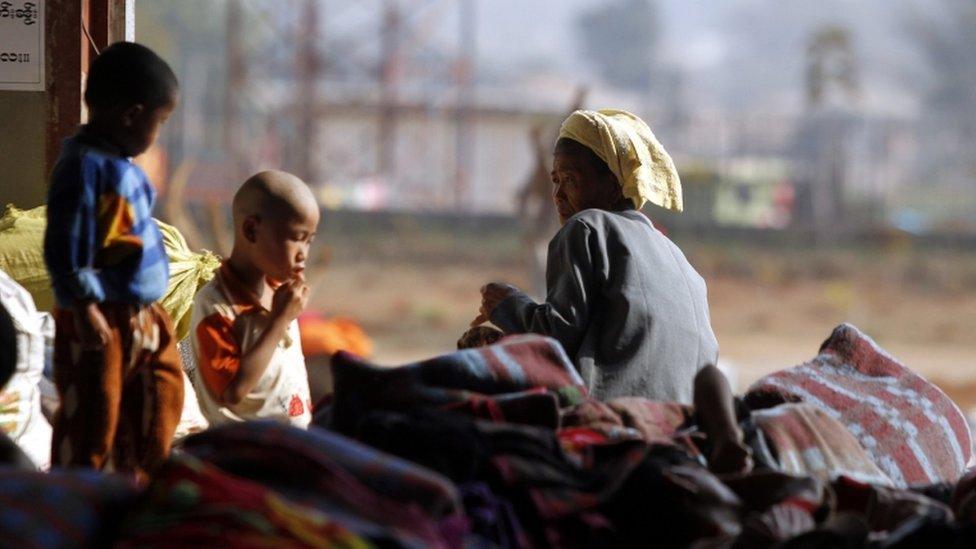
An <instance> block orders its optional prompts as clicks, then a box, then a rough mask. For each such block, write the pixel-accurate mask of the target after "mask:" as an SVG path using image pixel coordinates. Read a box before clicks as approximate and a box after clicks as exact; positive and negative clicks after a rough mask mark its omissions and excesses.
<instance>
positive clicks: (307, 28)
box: [295, 0, 322, 185]
mask: <svg viewBox="0 0 976 549" xmlns="http://www.w3.org/2000/svg"><path fill="white" fill-rule="evenodd" d="M321 7H322V6H321V0H305V10H304V14H303V17H302V30H301V37H300V46H299V48H298V60H297V61H298V62H297V69H298V81H299V97H298V104H297V109H296V112H295V114H296V116H297V118H298V120H297V121H296V122H297V124H296V125H297V127H298V129H299V132H298V133H299V140H300V141H301V142H300V143H298V144H297V145H298V146H297V150H298V154H299V158H298V174H299V176H300V177H301V178H302V179H304V180H305V181H306V182H307V183H309V184H311V185H316V184H318V183H321V180H320V177H321V174H320V173H318V166H317V165H316V163H315V160H314V159H315V157H316V155H315V149H316V148H317V147H318V146H319V144H318V130H319V120H318V117H317V112H316V111H317V109H316V106H317V104H318V99H319V98H318V94H317V92H318V80H319V77H320V76H321V74H322V58H321V56H320V55H319V51H318V39H319V33H320V32H321V29H320V25H319V10H320V8H321Z"/></svg>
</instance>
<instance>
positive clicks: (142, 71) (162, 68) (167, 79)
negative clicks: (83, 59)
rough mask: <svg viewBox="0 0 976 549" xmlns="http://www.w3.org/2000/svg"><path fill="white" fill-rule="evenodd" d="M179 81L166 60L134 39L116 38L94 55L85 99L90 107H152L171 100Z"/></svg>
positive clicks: (177, 88)
mask: <svg viewBox="0 0 976 549" xmlns="http://www.w3.org/2000/svg"><path fill="white" fill-rule="evenodd" d="M177 90H179V82H178V81H177V79H176V75H175V74H173V70H172V69H171V68H169V65H167V64H166V61H163V59H162V58H161V57H160V56H158V55H156V54H155V53H154V52H153V51H152V50H151V49H149V48H147V47H145V46H143V45H140V44H136V43H135V42H116V43H114V44H112V45H111V46H109V47H107V48H105V49H104V50H103V51H102V53H101V54H100V55H99V56H98V57H96V58H95V61H94V62H93V63H92V65H91V70H90V71H89V72H88V84H87V86H86V87H85V103H87V104H88V107H89V108H90V109H92V110H99V109H109V108H112V107H119V106H121V107H129V106H132V105H135V104H137V103H139V104H142V105H145V107H146V108H147V109H155V108H157V107H161V106H163V105H166V104H168V103H170V102H172V101H173V99H174V98H175V96H176V92H177Z"/></svg>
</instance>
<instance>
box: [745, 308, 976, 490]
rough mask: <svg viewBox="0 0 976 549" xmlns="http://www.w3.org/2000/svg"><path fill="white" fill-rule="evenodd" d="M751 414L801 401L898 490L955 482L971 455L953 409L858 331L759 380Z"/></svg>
mask: <svg viewBox="0 0 976 549" xmlns="http://www.w3.org/2000/svg"><path fill="white" fill-rule="evenodd" d="M746 402H747V403H748V404H749V406H750V407H752V408H753V409H755V408H763V407H769V406H772V405H775V404H778V403H782V402H805V403H808V404H812V405H814V406H817V407H818V408H820V409H822V410H823V411H825V412H826V413H827V414H828V415H830V416H831V417H833V418H835V419H837V420H839V421H840V422H841V423H842V424H844V426H846V427H847V429H848V430H849V431H850V432H851V433H852V434H853V435H854V437H855V438H856V439H857V440H858V441H859V442H860V443H861V446H863V447H864V449H865V450H866V451H867V455H868V456H870V458H871V459H872V461H874V463H875V464H876V465H878V467H879V468H880V469H881V470H882V471H884V472H885V474H887V475H888V477H889V478H890V479H891V480H892V481H893V482H894V484H895V485H896V486H901V487H904V486H909V485H923V484H935V483H938V482H955V481H956V480H957V479H958V478H959V476H960V475H961V474H962V473H963V471H964V469H965V467H966V464H967V463H968V462H969V460H970V458H971V457H972V438H971V434H970V432H969V427H968V425H967V424H966V419H965V417H964V416H963V414H962V412H960V411H959V408H958V407H957V406H956V405H955V404H954V403H953V402H952V400H951V399H949V397H948V396H946V394H945V393H943V392H942V391H941V390H940V389H939V388H938V387H936V386H935V385H933V384H932V383H930V382H928V381H926V380H925V379H923V378H922V377H921V376H919V375H917V374H915V373H914V372H912V371H911V370H909V369H908V368H907V367H905V366H904V365H902V364H901V363H899V362H898V361H896V360H895V359H894V358H892V357H891V356H889V355H888V354H887V353H885V352H884V351H883V350H882V349H881V348H879V347H878V345H877V344H875V342H874V341H872V340H871V338H869V337H867V336H866V335H864V334H862V333H861V332H860V331H858V329H857V328H855V327H853V326H851V325H848V324H843V325H841V326H838V327H837V328H836V329H834V332H833V334H831V336H830V338H828V339H827V341H825V342H824V344H823V345H822V346H821V348H820V354H819V355H818V356H817V357H816V358H814V359H813V360H811V361H810V362H807V363H805V364H803V365H800V366H796V367H794V368H791V369H788V370H783V371H780V372H777V373H775V374H771V375H769V376H766V377H764V378H762V379H760V380H759V381H757V382H756V383H755V384H754V385H753V386H752V387H751V388H750V389H749V391H748V392H747V394H746Z"/></svg>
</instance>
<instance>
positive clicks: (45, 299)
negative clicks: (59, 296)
mask: <svg viewBox="0 0 976 549" xmlns="http://www.w3.org/2000/svg"><path fill="white" fill-rule="evenodd" d="M156 224H157V225H158V226H159V230H160V232H162V234H163V246H164V247H165V248H166V255H167V256H169V286H168V287H167V288H166V294H165V295H164V296H163V297H162V299H160V300H159V304H160V305H162V306H163V308H164V309H166V312H168V313H169V315H170V316H171V317H172V318H173V324H174V325H175V326H176V337H177V340H182V339H183V338H184V337H186V335H187V334H188V333H189V331H190V312H191V311H192V310H193V296H195V295H196V293H197V290H198V289H199V288H200V287H201V286H203V285H204V284H206V283H207V282H208V281H209V280H210V279H212V278H213V276H214V271H216V269H217V267H219V266H220V258H219V257H217V255H215V254H214V253H212V252H210V251H208V250H204V251H203V252H202V253H195V252H193V251H191V250H190V248H189V246H187V244H186V240H185V239H184V238H183V235H182V234H180V232H179V231H178V230H177V229H176V227H173V226H172V225H167V224H166V223H163V222H161V221H159V220H156ZM46 225H47V208H46V207H45V206H39V207H37V208H34V209H32V210H21V209H18V208H16V207H14V206H13V205H11V204H8V205H7V207H6V209H5V210H4V212H3V217H0V269H2V270H3V271H4V272H6V273H7V274H8V275H10V277H11V278H13V279H14V280H16V281H17V282H18V283H19V284H20V285H21V286H23V287H24V288H26V289H27V291H28V292H30V294H31V297H33V298H34V303H35V304H36V305H37V309H38V310H39V311H49V310H51V309H52V308H53V307H54V291H53V290H52V289H51V279H50V277H49V276H48V274H47V267H46V266H45V265H44V228H45V226H46Z"/></svg>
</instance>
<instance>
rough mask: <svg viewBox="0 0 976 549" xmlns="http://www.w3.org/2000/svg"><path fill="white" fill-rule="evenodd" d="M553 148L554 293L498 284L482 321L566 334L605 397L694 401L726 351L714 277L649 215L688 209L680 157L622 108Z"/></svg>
mask: <svg viewBox="0 0 976 549" xmlns="http://www.w3.org/2000/svg"><path fill="white" fill-rule="evenodd" d="M553 154H554V162H553V170H552V181H553V184H554V188H553V199H554V200H555V203H556V209H557V211H558V213H559V218H560V221H561V222H562V228H561V229H560V230H559V232H558V233H557V234H556V236H555V237H554V238H553V239H552V241H551V242H550V243H549V255H548V260H547V265H546V287H547V296H546V300H545V302H544V303H535V302H534V301H533V300H532V299H531V298H530V297H528V296H527V295H526V294H525V293H523V292H521V291H520V290H518V289H517V288H515V287H513V286H510V285H507V284H501V283H491V284H488V285H486V286H485V287H483V288H482V290H481V291H482V305H481V311H480V314H479V316H478V318H476V319H475V321H474V322H473V323H472V324H480V323H481V322H484V321H485V320H491V322H492V323H494V324H495V325H496V326H498V327H499V328H501V329H502V330H503V331H504V332H505V333H507V334H515V333H537V334H543V335H547V336H551V337H553V338H555V339H557V340H558V341H559V342H560V343H562V345H563V347H564V348H565V349H566V352H567V353H569V356H570V357H571V358H572V359H573V361H574V362H575V364H576V367H577V368H578V369H579V371H580V373H581V375H582V376H583V379H584V380H585V382H586V384H587V386H588V387H589V388H590V391H591V394H592V395H593V396H594V397H596V398H599V399H610V398H615V397H620V396H641V397H646V398H651V399H660V400H672V401H679V402H683V403H690V402H691V400H692V392H693V380H694V378H695V375H696V373H698V371H699V370H701V368H702V367H703V366H705V365H706V364H713V363H714V362H715V360H716V358H717V354H718V343H717V342H716V340H715V334H714V333H713V332H712V328H711V325H710V321H709V314H708V300H707V295H706V288H705V282H704V280H702V277H701V276H699V274H698V273H697V272H696V271H695V269H694V268H692V266H691V265H690V264H689V263H688V260H687V259H685V256H684V254H683V253H681V250H680V249H679V248H678V247H677V246H675V245H674V243H672V242H671V241H670V240H668V238H667V237H665V236H664V235H663V234H661V233H660V232H659V231H658V230H657V229H655V228H654V225H653V224H652V223H651V221H650V220H649V219H648V218H647V217H646V216H645V215H644V214H642V213H641V212H640V209H641V208H642V207H643V206H644V204H645V203H646V202H651V203H653V204H656V205H658V206H661V207H663V208H667V209H672V210H677V211H680V210H681V183H680V181H679V179H678V174H677V171H676V170H675V168H674V163H673V162H672V160H671V157H670V156H669V155H668V153H667V152H666V151H665V150H664V148H663V147H662V146H661V144H660V143H659V142H658V141H657V139H656V138H655V137H654V134H653V133H652V132H651V130H650V128H649V127H648V126H647V124H645V123H644V122H643V121H642V120H641V119H639V118H638V117H636V116H634V115H633V114H630V113H628V112H624V111H619V110H601V111H576V112H574V113H573V114H571V115H570V116H569V118H567V119H566V121H565V122H563V125H562V128H561V129H560V134H559V139H558V140H557V141H556V147H555V150H554V153H553Z"/></svg>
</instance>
